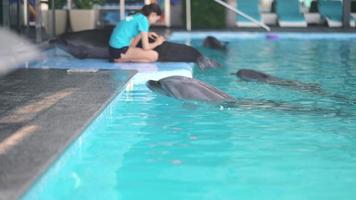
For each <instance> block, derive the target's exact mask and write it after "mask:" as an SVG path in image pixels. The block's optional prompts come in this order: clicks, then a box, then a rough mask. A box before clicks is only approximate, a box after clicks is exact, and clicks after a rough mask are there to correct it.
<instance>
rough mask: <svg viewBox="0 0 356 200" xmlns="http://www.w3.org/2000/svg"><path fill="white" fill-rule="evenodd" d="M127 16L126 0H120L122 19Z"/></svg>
mask: <svg viewBox="0 0 356 200" xmlns="http://www.w3.org/2000/svg"><path fill="white" fill-rule="evenodd" d="M124 18H125V0H120V21H121V20H123V19H124Z"/></svg>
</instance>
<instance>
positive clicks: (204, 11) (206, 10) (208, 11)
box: [183, 0, 226, 28]
mask: <svg viewBox="0 0 356 200" xmlns="http://www.w3.org/2000/svg"><path fill="white" fill-rule="evenodd" d="M184 2H185V1H184ZM191 4H192V5H191V7H192V27H193V28H225V27H226V11H225V8H224V7H223V6H221V5H220V4H218V3H216V2H215V1H213V0H192V1H191ZM183 6H184V7H183V10H185V3H183ZM183 18H184V22H185V21H186V20H185V19H186V18H185V13H184V17H183Z"/></svg>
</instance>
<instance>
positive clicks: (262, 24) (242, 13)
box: [214, 0, 271, 31]
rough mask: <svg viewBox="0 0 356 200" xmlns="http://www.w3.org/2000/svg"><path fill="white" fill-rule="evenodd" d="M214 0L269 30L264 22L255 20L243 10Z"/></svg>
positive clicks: (219, 0)
mask: <svg viewBox="0 0 356 200" xmlns="http://www.w3.org/2000/svg"><path fill="white" fill-rule="evenodd" d="M214 1H215V2H216V3H219V4H221V5H223V6H224V7H225V8H228V9H230V10H232V11H233V12H235V13H236V14H238V15H241V16H242V17H244V18H246V19H248V20H250V21H251V22H253V23H255V24H257V25H258V26H260V27H262V28H264V29H266V30H267V31H271V28H270V27H268V26H267V25H266V24H264V23H261V22H259V21H257V20H255V19H253V18H252V17H250V16H248V15H247V14H245V13H244V12H241V11H239V10H237V9H235V8H234V7H232V6H230V5H229V4H227V3H225V2H223V1H221V0H214Z"/></svg>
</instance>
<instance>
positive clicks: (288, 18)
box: [276, 0, 307, 27]
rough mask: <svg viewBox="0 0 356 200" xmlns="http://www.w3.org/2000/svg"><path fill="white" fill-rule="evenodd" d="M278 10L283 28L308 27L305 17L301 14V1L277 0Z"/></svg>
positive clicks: (279, 20)
mask: <svg viewBox="0 0 356 200" xmlns="http://www.w3.org/2000/svg"><path fill="white" fill-rule="evenodd" d="M276 10H277V16H278V22H279V25H280V26H281V27H306V26H307V22H306V21H305V18H304V15H303V14H302V13H301V12H300V3H299V0H277V2H276Z"/></svg>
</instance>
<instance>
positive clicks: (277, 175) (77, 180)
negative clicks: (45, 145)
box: [23, 37, 356, 200]
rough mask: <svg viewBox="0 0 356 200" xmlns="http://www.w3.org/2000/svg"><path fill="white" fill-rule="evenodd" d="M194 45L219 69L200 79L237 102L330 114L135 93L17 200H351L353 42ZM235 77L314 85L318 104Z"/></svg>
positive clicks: (355, 140)
mask: <svg viewBox="0 0 356 200" xmlns="http://www.w3.org/2000/svg"><path fill="white" fill-rule="evenodd" d="M191 43H192V44H193V45H194V46H196V47H198V48H199V49H200V50H201V51H202V52H203V53H204V54H205V55H209V56H210V57H214V58H216V59H217V60H218V61H219V62H221V63H222V64H223V67H222V68H220V69H215V70H209V71H205V72H201V71H199V70H196V71H195V74H194V77H195V78H197V79H200V80H203V81H206V82H208V83H210V84H212V85H214V86H216V87H218V88H220V89H222V90H224V91H226V92H227V93H229V94H231V95H234V96H236V97H238V98H249V99H270V100H275V101H284V102H288V103H290V104H298V105H302V106H305V107H310V108H316V107H318V108H325V109H329V110H330V112H329V113H318V112H312V111H311V112H305V113H300V112H293V111H288V112H286V111H277V110H274V109H273V108H271V109H264V110H259V109H244V108H234V109H222V108H218V107H215V106H211V105H205V104H201V103H197V104H184V103H182V102H181V101H178V100H175V99H172V98H168V97H163V96H160V95H158V94H154V93H151V92H150V91H148V90H147V89H146V88H145V87H144V86H135V87H134V90H133V91H130V92H124V93H122V94H121V95H120V96H118V97H117V98H116V99H115V100H114V101H113V102H112V103H111V104H110V105H109V106H108V107H107V108H106V109H105V111H104V112H103V113H102V114H101V115H100V116H99V117H98V118H97V119H96V120H95V121H94V122H93V123H92V124H91V125H90V126H89V127H88V129H87V130H86V131H85V132H84V133H83V134H82V136H81V137H80V138H79V139H78V140H77V141H76V142H75V143H74V144H73V145H72V146H71V147H70V148H69V149H68V150H67V151H66V152H65V153H64V155H63V156H62V157H61V158H60V159H59V160H58V161H57V162H56V163H55V164H54V165H53V166H52V167H51V168H50V169H49V171H48V172H47V173H46V174H45V175H44V176H43V177H42V178H41V179H40V180H39V181H38V182H37V183H36V184H35V185H34V186H33V188H32V189H31V190H30V191H29V192H28V193H27V194H26V195H25V196H24V197H23V199H26V200H27V199H125V200H131V199H134V200H136V199H154V200H157V199H169V200H175V199H179V200H181V199H189V200H194V199H197V200H198V199H199V200H201V199H214V200H217V199H222V200H226V199H240V200H241V199H246V200H251V199H256V200H261V199H273V200H276V199H283V200H284V199H288V200H289V199H290V200H293V199H295V200H300V199H311V200H319V199H320V200H324V199H338V200H350V199H355V198H356V187H355V186H356V117H355V113H356V105H353V104H351V103H350V102H349V100H350V99H352V98H354V99H356V90H355V88H356V40H353V39H350V38H346V39H345V38H342V37H341V39H340V38H337V39H313V40H311V39H301V38H288V39H281V40H276V41H269V40H265V39H264V38H263V37H261V38H260V37H257V38H250V39H244V38H239V39H233V40H231V41H230V44H229V50H228V51H227V52H225V53H222V52H216V51H213V50H207V49H204V48H202V47H201V40H199V39H197V40H195V39H193V40H192V41H191ZM242 68H250V69H255V70H260V71H264V72H267V73H270V74H272V75H275V76H278V77H284V78H286V79H293V80H299V81H303V82H311V83H318V84H320V85H321V87H322V88H323V89H324V90H325V91H326V95H323V96H321V95H315V94H311V93H307V92H303V91H295V90H291V89H287V88H282V87H278V86H270V85H266V84H258V83H250V82H237V81H236V80H237V78H236V77H234V76H232V75H230V73H231V72H236V71H237V70H238V69H242ZM334 94H338V95H343V96H345V97H347V99H346V100H347V101H346V100H345V99H340V98H333V97H332V96H333V95H334Z"/></svg>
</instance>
